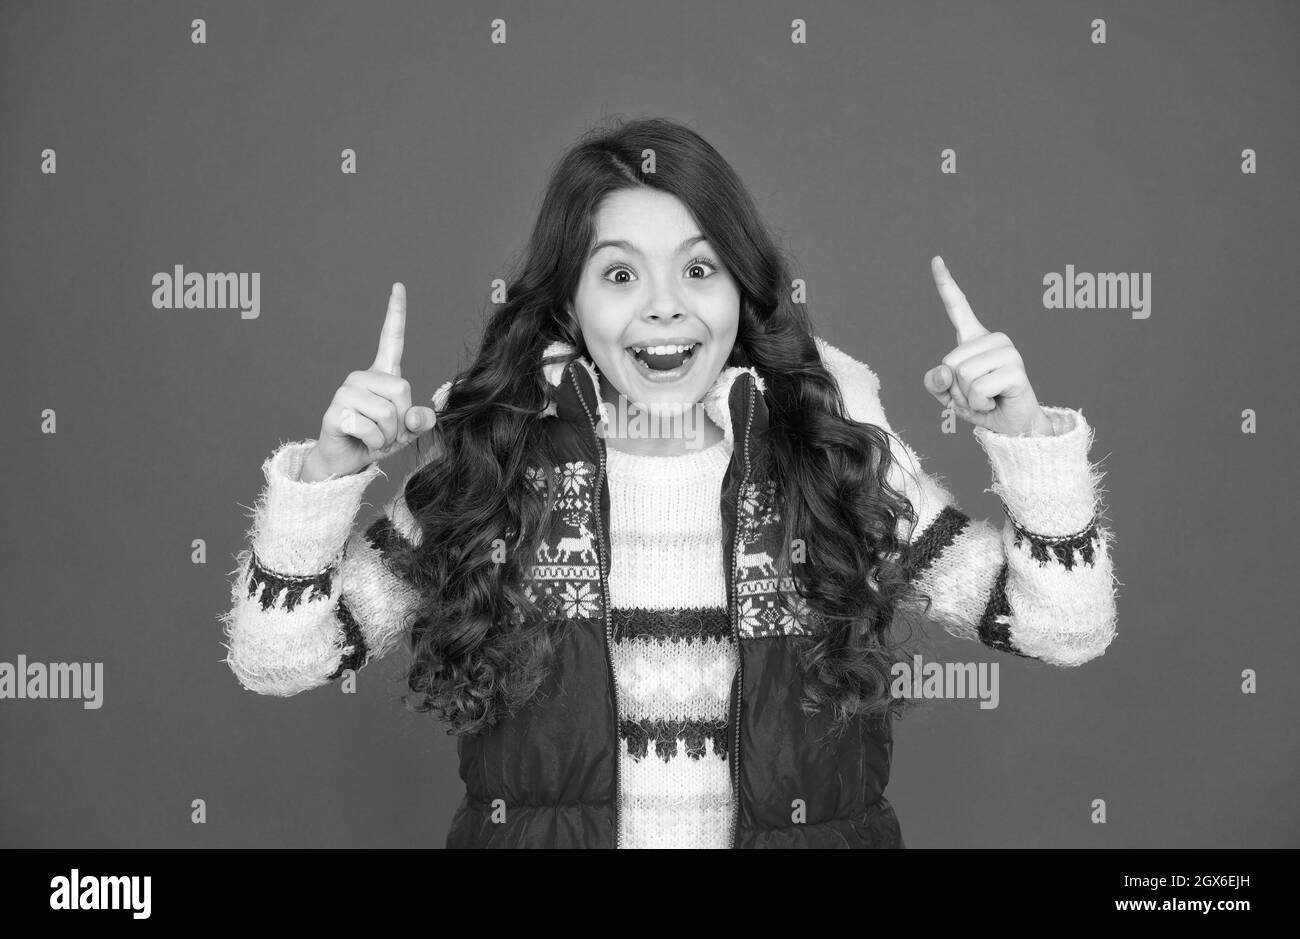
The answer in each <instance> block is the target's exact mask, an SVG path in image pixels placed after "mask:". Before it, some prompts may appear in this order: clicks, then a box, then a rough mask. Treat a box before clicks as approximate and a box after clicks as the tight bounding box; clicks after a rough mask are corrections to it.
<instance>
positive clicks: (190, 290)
mask: <svg viewBox="0 0 1300 939" xmlns="http://www.w3.org/2000/svg"><path fill="white" fill-rule="evenodd" d="M152 284H153V286H154V287H155V288H156V289H155V290H154V292H153V308H154V309H155V310H181V309H184V310H239V315H240V318H241V319H246V320H255V319H257V318H258V316H260V315H261V313H262V275H261V274H258V273H253V274H233V273H232V274H200V273H197V272H195V271H191V272H190V273H188V274H186V273H185V268H184V267H183V266H182V265H180V264H177V265H176V267H175V269H174V270H173V271H172V272H171V273H168V272H167V271H159V272H158V273H157V274H154V275H153V280H152Z"/></svg>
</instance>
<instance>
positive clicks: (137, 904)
mask: <svg viewBox="0 0 1300 939" xmlns="http://www.w3.org/2000/svg"><path fill="white" fill-rule="evenodd" d="M152 893H153V878H152V877H151V876H150V875H148V874H144V875H143V876H140V875H132V876H130V877H127V876H108V875H102V876H98V877H96V876H85V877H83V876H81V872H80V871H79V870H78V869H77V868H75V867H74V868H73V869H72V873H71V874H70V875H69V876H67V877H63V876H59V877H55V878H53V879H51V880H50V909H52V910H130V911H131V918H132V919H148V918H149V914H150V911H151V907H152V903H151V900H150V898H151V895H152Z"/></svg>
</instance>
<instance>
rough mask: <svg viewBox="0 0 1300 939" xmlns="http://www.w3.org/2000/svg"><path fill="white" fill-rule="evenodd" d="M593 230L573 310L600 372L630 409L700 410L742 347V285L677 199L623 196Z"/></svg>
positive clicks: (605, 206)
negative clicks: (669, 407)
mask: <svg viewBox="0 0 1300 939" xmlns="http://www.w3.org/2000/svg"><path fill="white" fill-rule="evenodd" d="M595 225H596V238H595V242H594V245H593V250H592V251H591V252H590V254H589V255H588V256H587V259H586V262H585V264H584V265H583V269H582V276H581V277H580V279H579V281H578V289H577V291H576V292H575V294H574V298H573V301H572V304H571V306H570V309H571V310H572V312H573V314H574V316H575V317H576V318H577V320H578V324H579V325H580V327H581V328H582V338H583V340H584V341H585V342H586V345H587V350H588V352H589V353H590V354H591V358H592V360H593V361H594V362H595V365H596V369H597V370H598V371H599V372H600V373H601V375H602V376H603V377H604V378H605V379H606V381H608V382H609V384H610V385H611V386H612V387H613V389H614V390H615V391H617V392H619V393H621V394H622V395H623V396H624V397H625V398H627V400H628V402H629V403H635V404H641V405H646V406H649V407H651V408H653V407H654V406H655V405H678V406H681V405H694V404H696V403H697V402H699V401H700V400H701V399H702V398H703V397H704V394H705V392H707V391H708V390H709V388H711V387H712V386H713V384H714V382H716V381H717V379H718V375H719V374H720V373H721V372H722V369H723V367H724V366H725V365H726V363H727V359H728V357H729V356H730V355H731V350H732V348H733V346H734V345H735V342H736V330H737V328H738V326H739V323H740V291H739V290H738V289H737V287H736V284H735V282H734V281H733V280H732V278H731V275H730V274H728V273H727V271H726V270H725V269H724V268H723V267H722V264H721V262H720V261H719V260H718V253H717V252H716V251H714V250H713V246H712V245H710V244H709V243H708V241H706V240H704V236H703V234H702V233H701V232H700V228H699V226H698V225H697V224H696V223H695V219H694V218H693V217H692V216H691V213H690V210H689V209H687V208H686V206H685V205H684V204H683V203H682V201H681V200H680V199H678V198H677V197H676V196H673V195H670V194H669V193H666V192H660V191H659V190H656V189H648V188H644V187H640V188H636V189H623V190H619V191H618V192H615V193H613V194H611V195H610V196H609V197H608V198H606V199H605V200H604V201H603V203H602V204H601V207H600V209H599V210H598V211H597V213H596V217H595ZM682 346H688V347H690V351H689V352H682V351H679V349H680V347H682ZM655 347H659V348H658V349H657V350H656V351H654V352H646V351H644V350H647V349H655ZM664 347H668V348H664ZM634 349H639V350H643V351H642V352H640V353H634V351H633V350H634Z"/></svg>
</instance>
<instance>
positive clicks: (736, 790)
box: [731, 385, 754, 848]
mask: <svg viewBox="0 0 1300 939" xmlns="http://www.w3.org/2000/svg"><path fill="white" fill-rule="evenodd" d="M753 421H754V388H753V385H747V386H746V397H745V442H744V450H743V454H744V467H745V471H744V473H743V474H742V475H741V479H740V485H738V486H737V487H736V514H735V528H736V530H735V532H734V536H733V539H732V547H731V636H732V641H733V642H735V644H736V691H735V694H734V695H732V697H733V698H734V700H735V704H734V705H733V708H732V718H731V723H732V727H733V729H734V731H735V736H734V737H733V738H732V739H733V743H732V747H731V789H732V796H733V798H734V799H735V800H736V806H735V809H734V814H733V816H732V826H731V847H732V848H735V847H736V846H737V845H738V844H739V843H740V696H741V693H742V691H743V689H744V686H745V658H744V656H743V655H742V654H741V649H740V585H739V578H737V577H736V558H738V557H740V512H741V505H742V502H743V497H744V493H745V486H746V484H748V482H749V472H750V465H749V431H750V426H751V425H752V424H753Z"/></svg>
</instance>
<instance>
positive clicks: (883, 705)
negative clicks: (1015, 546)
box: [388, 119, 931, 734]
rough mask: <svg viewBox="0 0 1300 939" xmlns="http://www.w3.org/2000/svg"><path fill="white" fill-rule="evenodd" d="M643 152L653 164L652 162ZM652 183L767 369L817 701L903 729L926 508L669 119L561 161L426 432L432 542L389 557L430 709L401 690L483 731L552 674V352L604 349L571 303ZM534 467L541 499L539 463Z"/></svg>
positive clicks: (768, 438) (423, 482)
mask: <svg viewBox="0 0 1300 939" xmlns="http://www.w3.org/2000/svg"><path fill="white" fill-rule="evenodd" d="M646 151H653V154H654V160H655V166H654V169H653V172H643V171H642V164H643V160H644V159H645V154H646ZM638 186H644V187H649V188H651V189H656V190H660V191H663V192H667V193H671V194H672V195H674V196H676V197H677V198H678V199H680V200H681V201H682V203H684V204H685V206H686V207H687V208H688V209H689V210H690V211H691V212H692V213H693V215H694V219H695V221H696V222H697V223H698V224H699V227H700V230H701V231H702V232H703V233H704V235H705V236H706V237H707V238H708V240H709V243H710V244H711V245H712V246H713V247H714V248H715V249H716V250H717V251H718V253H719V255H720V260H721V262H722V263H723V264H724V265H725V266H726V268H727V270H728V272H729V273H730V274H731V276H732V277H733V278H734V280H735V282H736V284H737V286H738V287H739V291H740V295H741V304H740V307H741V309H740V321H739V327H738V331H737V336H736V345H735V347H734V349H733V350H732V353H731V357H730V358H729V360H728V365H746V366H753V367H754V368H756V370H757V371H758V373H759V374H760V375H763V376H764V382H765V384H766V392H765V394H766V400H767V403H768V408H769V414H770V423H769V427H768V428H767V430H766V432H764V433H763V434H760V435H758V436H757V437H756V439H755V441H754V446H753V447H752V449H751V456H752V457H753V458H754V460H755V464H754V466H755V470H756V473H757V474H758V475H757V477H756V478H771V479H773V480H775V483H776V486H775V494H776V495H777V496H778V498H779V499H780V510H781V517H782V524H783V527H784V543H785V544H789V545H794V544H796V539H799V540H800V541H799V543H800V544H801V545H802V550H801V552H799V553H798V557H799V559H798V560H793V558H794V556H795V552H791V556H783V557H782V558H781V559H780V562H779V563H780V570H779V573H780V574H782V575H788V576H790V577H792V578H793V582H794V584H795V586H796V590H797V592H798V594H799V596H800V597H802V598H803V601H804V603H805V604H806V607H807V609H808V610H809V611H810V613H811V614H812V617H813V621H814V622H816V623H817V628H816V630H815V631H814V635H813V636H812V637H810V638H809V639H807V640H800V641H799V642H800V655H801V661H802V667H803V671H804V677H805V699H804V702H803V705H804V709H805V711H806V712H807V713H808V714H815V713H818V712H821V711H822V710H823V709H827V710H828V712H829V714H830V715H831V716H832V717H833V719H834V725H835V726H836V727H838V728H839V729H841V730H842V729H843V727H845V726H847V724H848V722H849V721H850V719H851V718H853V717H854V716H855V715H856V716H860V717H866V718H869V719H874V720H888V719H889V718H890V717H891V716H893V715H894V714H895V713H897V712H898V711H899V710H901V709H902V708H903V707H905V706H906V704H907V702H906V700H905V699H900V698H897V697H895V696H893V695H892V694H891V692H890V685H891V678H890V676H891V671H890V669H891V666H892V665H893V664H894V663H895V662H900V661H904V657H905V655H906V650H905V649H904V648H903V645H902V642H901V641H899V640H898V639H897V638H896V636H895V635H894V633H895V632H896V630H895V629H894V628H893V627H894V626H895V625H896V624H897V622H898V621H899V620H900V613H901V612H902V611H903V610H905V609H908V610H913V609H914V607H913V603H914V602H915V601H916V600H923V602H924V610H923V611H922V613H921V615H924V611H928V608H929V606H930V602H931V601H930V598H929V597H926V596H924V595H922V594H919V593H917V592H916V591H915V588H914V587H913V586H912V585H910V584H909V578H908V577H907V576H906V573H905V570H904V568H905V565H906V548H905V546H904V545H902V544H900V543H899V539H898V537H897V526H898V523H899V521H900V520H901V519H906V520H907V521H908V522H911V523H914V522H915V521H916V515H915V513H914V510H913V506H912V505H911V503H910V502H909V501H908V499H907V498H906V497H905V496H904V495H903V493H902V492H900V491H897V490H895V489H893V488H891V486H890V484H889V481H888V478H887V477H888V473H889V471H890V467H891V465H892V464H893V459H892V456H891V448H890V445H889V439H888V438H889V434H888V432H887V431H885V430H883V429H882V428H880V427H877V426H875V425H873V424H865V423H859V422H856V421H853V420H851V419H849V418H848V417H847V416H846V414H845V409H844V402H843V400H842V398H841V396H840V392H839V388H838V385H837V383H836V381H835V379H834V377H833V376H832V375H831V374H830V373H829V372H828V371H827V369H826V367H825V366H824V365H823V364H822V361H821V358H820V355H819V354H818V351H817V347H816V343H815V341H814V339H813V330H812V327H811V325H810V322H809V319H808V316H807V313H806V312H805V310H804V309H803V308H802V306H800V305H796V304H794V303H792V302H791V301H790V299H789V296H788V293H787V289H788V287H787V285H788V284H789V278H788V276H787V271H788V267H789V265H788V263H787V261H786V259H785V258H784V257H783V255H782V253H781V252H780V251H779V250H778V249H777V247H776V246H775V244H774V243H773V240H772V238H771V237H770V235H769V233H768V231H767V230H766V228H765V226H764V225H763V223H762V221H761V219H760V217H759V214H758V211H757V209H756V208H755V205H754V203H753V200H752V198H751V197H750V195H749V193H748V192H747V190H746V189H745V187H744V185H743V184H742V183H741V181H740V179H739V177H738V176H737V174H736V173H735V171H734V170H733V169H732V167H731V166H730V165H729V164H728V163H727V162H726V161H725V160H724V159H723V158H722V156H721V155H720V154H719V153H718V152H717V151H716V150H715V149H714V148H713V147H712V146H711V145H710V144H709V143H708V142H707V141H705V140H704V139H703V138H702V137H701V136H700V135H699V134H697V133H696V132H695V131H693V130H691V129H689V128H687V127H684V126H682V125H681V124H678V123H675V122H672V121H668V120H664V119H642V120H633V121H617V122H616V123H615V124H614V125H613V126H610V127H600V126H598V127H596V128H595V129H593V130H591V131H589V132H588V133H587V134H586V135H584V136H583V138H582V139H580V140H579V141H578V142H577V143H576V144H575V145H574V146H573V147H572V148H571V149H570V150H569V151H568V152H567V153H566V154H564V156H563V157H562V158H561V159H560V160H559V162H558V163H557V164H556V165H555V167H554V168H553V170H552V174H551V177H550V180H549V182H548V185H547V187H546V192H545V196H544V198H543V200H542V204H541V207H540V209H539V211H538V214H537V219H536V222H535V224H534V226H533V229H532V233H531V235H530V237H529V241H528V245H527V249H526V251H525V252H524V254H523V257H522V260H521V261H519V262H518V264H517V266H516V267H517V269H516V270H515V271H514V272H513V273H512V274H511V276H510V277H509V279H508V281H507V283H508V300H507V302H505V303H504V304H502V305H501V306H500V307H498V308H497V309H496V310H495V311H494V312H492V313H491V314H490V315H489V317H488V320H487V323H486V325H485V327H484V330H483V335H482V340H481V342H480V345H479V349H478V353H477V355H476V357H475V359H474V361H473V363H472V364H471V365H470V366H469V367H468V368H466V369H464V370H463V371H461V372H459V373H458V374H457V375H456V377H455V379H454V381H455V383H454V384H453V386H452V389H451V391H450V394H449V397H448V398H447V401H446V405H445V407H444V409H443V410H442V412H441V413H440V416H439V420H438V423H437V426H436V428H435V429H434V431H433V432H432V433H431V435H430V436H431V437H432V446H433V456H432V457H431V458H426V459H425V460H424V462H423V464H422V465H421V467H420V468H419V469H418V470H417V471H416V472H414V473H413V474H412V475H411V477H410V478H409V479H408V480H407V483H406V486H405V489H404V490H403V496H404V498H405V501H406V504H407V506H408V508H409V509H410V511H411V514H412V516H413V518H414V519H415V521H416V523H417V524H418V526H419V529H420V532H421V535H422V537H421V538H420V539H419V544H418V545H404V546H399V547H398V548H397V549H396V550H394V551H393V553H392V554H391V555H390V557H389V561H388V563H389V565H390V566H391V568H392V570H393V571H394V573H397V574H399V575H400V576H403V577H404V578H406V579H407V580H408V581H410V582H411V583H412V584H413V585H414V586H415V587H416V588H417V589H418V590H419V592H420V596H421V600H420V606H419V607H418V609H417V611H416V614H415V616H414V618H413V620H412V626H411V630H410V645H411V651H412V654H413V659H412V663H411V666H410V670H409V673H408V676H407V684H408V686H409V688H410V691H411V692H412V693H413V694H414V696H415V699H416V700H415V703H414V704H412V702H411V700H410V696H404V700H405V701H406V703H407V706H408V707H413V709H414V710H416V711H420V712H433V713H434V715H435V716H437V717H438V718H439V719H441V720H442V721H444V722H445V723H446V724H447V725H448V733H456V734H473V733H479V732H482V731H485V730H487V729H489V728H490V727H492V726H493V725H494V724H496V723H497V722H498V721H500V720H501V719H503V717H506V716H508V715H510V714H512V713H515V712H516V711H517V710H518V709H519V708H521V707H523V706H525V705H526V704H527V703H528V702H529V701H530V700H532V699H533V698H534V696H535V695H536V694H537V693H538V691H539V689H540V687H541V685H542V683H543V682H544V680H545V678H546V675H547V672H548V669H549V668H550V666H551V664H552V662H553V653H554V632H553V630H554V629H555V628H561V627H562V625H563V623H562V620H560V619H559V617H558V615H557V612H556V611H555V610H554V609H552V608H549V607H548V606H539V605H537V604H535V603H534V602H533V601H532V600H531V599H530V597H529V596H528V595H527V594H526V593H525V590H524V578H525V576H526V572H527V570H528V569H529V567H530V566H531V564H532V563H533V560H534V558H535V557H536V549H537V546H538V542H539V540H540V538H541V537H542V535H543V534H544V532H545V531H546V528H547V524H548V520H549V515H550V512H551V508H552V506H553V504H554V501H553V500H554V498H555V494H556V490H557V483H556V480H555V479H554V478H552V477H553V470H552V467H553V466H554V461H553V460H552V459H551V458H550V454H549V453H548V439H547V434H546V432H545V431H546V428H545V426H544V424H545V421H543V420H541V419H539V417H538V415H539V412H540V411H542V410H543V409H544V408H545V407H546V404H547V402H548V397H549V388H548V385H547V383H546V380H545V377H544V376H543V374H542V370H541V364H542V357H543V355H544V353H545V351H546V349H547V347H548V346H549V345H550V344H551V343H552V342H554V341H556V340H561V341H563V342H566V343H568V344H569V345H570V346H572V347H573V348H574V349H575V350H576V351H575V353H574V354H575V355H587V354H588V353H587V350H586V345H585V343H584V342H583V337H582V332H581V329H580V328H579V326H578V323H577V321H576V320H575V319H574V318H573V317H572V315H571V314H570V313H569V312H568V311H567V310H566V301H568V300H570V299H571V298H572V297H573V295H574V293H575V291H576V290H577V286H578V282H579V278H580V276H581V272H582V267H583V261H584V258H585V257H586V255H587V253H588V251H589V249H590V247H591V245H592V243H593V241H594V238H595V234H596V232H595V222H594V217H595V214H596V212H597V210H598V209H599V207H600V205H601V202H602V200H603V199H604V198H606V197H607V196H608V195H610V194H611V193H614V192H617V191H619V190H623V189H629V188H634V187H638ZM571 357H572V356H570V358H571ZM521 363H522V365H521ZM538 465H540V466H541V467H543V468H544V470H545V473H546V475H547V478H546V480H545V487H544V490H543V489H542V488H541V487H540V486H539V485H538V480H537V479H536V478H534V477H533V476H532V475H531V474H530V468H531V467H534V466H538ZM788 602H790V603H792V604H798V603H799V601H798V600H796V599H794V598H790V599H789V601H788ZM543 603H545V601H543ZM909 615H910V614H909ZM905 639H906V637H904V640H905Z"/></svg>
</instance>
